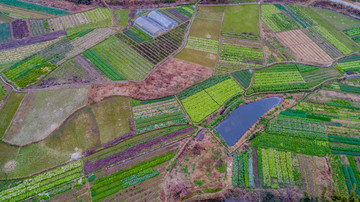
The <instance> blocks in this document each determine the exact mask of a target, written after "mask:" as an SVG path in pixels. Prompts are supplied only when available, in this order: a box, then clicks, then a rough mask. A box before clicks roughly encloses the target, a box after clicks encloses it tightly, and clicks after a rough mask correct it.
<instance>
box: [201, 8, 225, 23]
mask: <svg viewBox="0 0 360 202" xmlns="http://www.w3.org/2000/svg"><path fill="white" fill-rule="evenodd" d="M225 8H226V7H225V6H200V7H199V11H198V12H197V13H196V18H199V19H204V20H216V21H220V22H221V21H222V18H223V13H224V10H225Z"/></svg>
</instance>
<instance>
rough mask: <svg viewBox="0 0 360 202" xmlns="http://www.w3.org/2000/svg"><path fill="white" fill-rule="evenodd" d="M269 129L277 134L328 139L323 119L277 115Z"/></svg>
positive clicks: (270, 123)
mask: <svg viewBox="0 0 360 202" xmlns="http://www.w3.org/2000/svg"><path fill="white" fill-rule="evenodd" d="M267 131H271V132H274V133H277V134H284V135H290V134H292V135H295V136H302V137H304V138H309V139H314V140H324V141H326V140H327V132H326V128H325V126H324V124H323V123H322V122H321V121H316V120H311V119H301V118H294V117H288V116H277V117H275V118H273V119H272V120H271V121H270V122H269V124H268V128H267Z"/></svg>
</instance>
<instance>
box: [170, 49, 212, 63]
mask: <svg viewBox="0 0 360 202" xmlns="http://www.w3.org/2000/svg"><path fill="white" fill-rule="evenodd" d="M175 58H178V59H181V60H185V61H188V62H192V63H195V64H199V65H202V66H205V67H209V68H214V67H215V65H216V58H217V55H216V54H213V53H207V52H203V51H198V50H192V49H188V48H184V49H183V50H182V51H181V52H180V53H179V54H177V55H176V56H175Z"/></svg>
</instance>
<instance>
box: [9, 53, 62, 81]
mask: <svg viewBox="0 0 360 202" xmlns="http://www.w3.org/2000/svg"><path fill="white" fill-rule="evenodd" d="M54 68H55V66H54V65H52V64H50V63H48V62H47V61H46V60H45V59H44V58H43V57H40V56H34V57H31V58H29V59H27V60H23V61H21V62H18V63H16V64H15V65H13V66H11V67H10V68H9V69H7V70H5V71H4V72H3V73H4V76H5V78H6V79H8V80H9V81H11V82H12V83H13V84H15V86H17V87H19V88H25V87H26V86H28V85H30V84H32V83H34V82H36V81H38V80H39V79H40V78H41V77H42V76H43V75H46V74H47V73H48V72H50V71H51V70H53V69H54Z"/></svg>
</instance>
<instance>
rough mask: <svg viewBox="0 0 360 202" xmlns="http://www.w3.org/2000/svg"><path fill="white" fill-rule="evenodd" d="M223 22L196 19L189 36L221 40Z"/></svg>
mask: <svg viewBox="0 0 360 202" xmlns="http://www.w3.org/2000/svg"><path fill="white" fill-rule="evenodd" d="M220 29H221V22H218V21H214V20H204V19H199V18H195V20H194V22H193V24H192V26H191V28H190V32H189V35H191V36H197V37H200V38H206V39H213V40H219V35H220Z"/></svg>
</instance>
